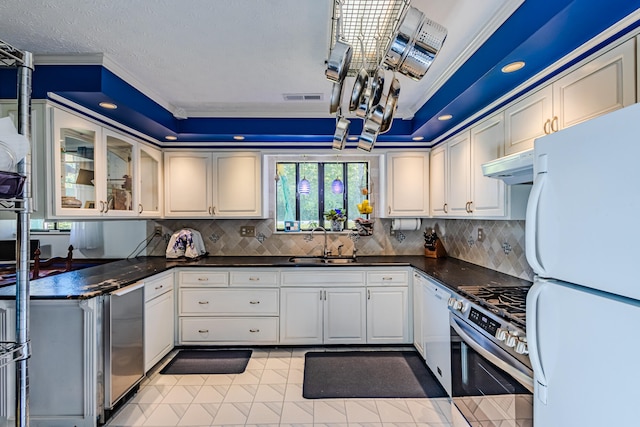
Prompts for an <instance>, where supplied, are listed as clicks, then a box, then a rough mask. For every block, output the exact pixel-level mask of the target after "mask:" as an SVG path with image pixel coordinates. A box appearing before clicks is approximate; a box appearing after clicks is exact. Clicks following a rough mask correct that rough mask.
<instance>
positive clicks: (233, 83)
mask: <svg viewBox="0 0 640 427" xmlns="http://www.w3.org/2000/svg"><path fill="white" fill-rule="evenodd" d="M372 1H375V0H372ZM522 1H523V0H413V1H412V2H411V5H412V6H414V7H416V8H418V9H419V10H421V11H422V12H424V13H425V14H426V15H427V17H429V18H430V19H432V20H434V21H436V22H438V23H440V24H442V25H444V26H445V27H446V28H447V30H448V36H447V39H446V41H445V44H444V47H443V48H442V50H441V52H440V53H439V54H438V56H437V57H436V60H435V61H434V63H433V65H432V66H431V68H430V69H429V71H428V72H427V74H426V76H425V77H424V78H423V79H422V80H421V81H420V82H414V81H412V80H410V79H408V78H406V77H404V76H402V77H400V82H401V86H402V90H401V94H400V101H399V103H398V113H397V116H396V117H398V118H409V117H411V116H412V115H413V114H414V113H415V112H416V111H417V109H418V108H420V106H422V104H423V103H424V102H425V101H426V100H427V99H428V97H429V96H430V95H431V94H433V92H434V91H435V89H437V88H438V87H439V86H440V85H441V84H442V83H443V82H444V80H445V79H446V78H447V77H448V76H449V75H450V74H451V73H452V72H453V71H455V69H456V68H457V67H458V66H459V65H460V64H461V62H462V61H464V60H465V59H466V58H468V56H469V55H470V54H472V53H473V51H474V50H475V49H476V48H477V47H478V46H479V43H481V42H482V41H484V40H485V39H486V38H487V37H488V36H489V35H490V34H491V33H492V32H493V31H494V30H495V29H496V28H497V27H498V26H499V25H500V24H501V23H502V22H503V21H504V20H505V19H506V18H507V17H508V16H509V15H510V14H511V12H513V11H514V10H515V9H516V8H517V6H518V5H519V4H521V3H522ZM332 4H333V0H270V1H268V0H226V1H222V0H181V1H178V0H145V1H131V0H109V1H104V0H82V1H78V0H2V1H1V2H0V24H1V25H0V40H3V41H5V42H7V43H10V44H11V45H13V46H14V47H16V48H19V49H23V50H28V51H31V52H33V53H35V54H36V64H37V63H38V60H39V59H40V60H41V61H42V60H43V58H44V57H39V56H38V54H46V55H58V56H60V55H61V56H67V55H81V54H95V53H100V54H104V57H105V61H106V62H105V65H107V67H109V68H110V69H111V70H112V71H114V72H115V73H116V74H118V75H120V76H121V77H123V78H124V79H125V80H127V81H128V82H129V83H132V84H133V85H134V86H136V87H138V88H139V89H140V90H142V92H144V93H145V94H147V95H148V96H150V97H151V98H153V99H154V100H156V101H157V102H159V103H160V104H161V105H163V106H165V107H166V108H168V109H169V110H170V111H172V112H177V111H180V110H183V112H186V115H187V116H190V117H196V116H200V117H218V116H237V117H328V116H329V113H328V110H329V108H328V105H329V99H330V94H331V87H332V84H331V82H329V81H328V80H326V78H325V76H324V70H325V60H326V58H327V56H328V53H329V43H330V41H329V40H330V29H331V12H332ZM46 59H47V61H51V60H52V57H47V58H46ZM56 60H58V58H57V57H56ZM387 80H388V81H389V80H390V79H387ZM352 84H353V79H352V78H349V79H348V80H347V82H346V85H345V87H346V88H347V89H346V92H345V93H349V91H350V90H351V86H352ZM291 93H294V94H295V93H313V94H316V93H321V94H323V97H324V100H323V101H308V102H291V101H285V100H284V98H283V94H291ZM345 98H346V97H345Z"/></svg>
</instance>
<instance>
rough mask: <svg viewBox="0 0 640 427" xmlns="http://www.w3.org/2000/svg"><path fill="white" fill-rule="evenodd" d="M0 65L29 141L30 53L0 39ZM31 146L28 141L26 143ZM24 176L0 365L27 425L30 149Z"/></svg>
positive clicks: (20, 426) (20, 423)
mask: <svg viewBox="0 0 640 427" xmlns="http://www.w3.org/2000/svg"><path fill="white" fill-rule="evenodd" d="M0 67H2V68H16V69H17V73H18V96H17V98H18V132H19V133H20V134H22V135H24V136H26V137H27V139H28V140H29V141H31V77H32V73H33V55H32V54H31V53H30V52H24V51H21V50H19V49H16V48H14V47H12V46H11V45H9V44H7V43H5V42H3V41H0ZM29 145H31V144H29ZM17 172H18V173H19V174H20V175H23V176H24V177H25V178H26V179H25V183H24V187H23V190H22V194H21V195H20V197H17V198H15V199H13V200H11V202H13V204H14V205H13V207H10V208H4V209H5V210H6V209H8V210H12V211H15V212H16V215H17V222H16V335H15V342H2V343H0V367H2V366H4V365H6V364H9V363H12V362H14V363H15V368H16V414H15V418H16V419H15V425H16V427H27V426H28V425H29V405H28V402H29V376H28V367H29V364H28V361H29V356H30V355H31V352H30V349H29V342H30V340H29V330H28V327H29V241H30V236H29V219H30V215H31V149H30V148H29V151H28V153H27V156H26V158H25V159H24V160H21V161H20V162H19V163H18V165H17Z"/></svg>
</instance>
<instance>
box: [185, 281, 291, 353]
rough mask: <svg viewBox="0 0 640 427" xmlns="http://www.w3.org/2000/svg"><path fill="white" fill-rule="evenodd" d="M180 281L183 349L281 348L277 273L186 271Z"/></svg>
mask: <svg viewBox="0 0 640 427" xmlns="http://www.w3.org/2000/svg"><path fill="white" fill-rule="evenodd" d="M177 277H178V289H179V291H178V305H177V308H178V313H177V314H178V344H179V345H210V344H215V345H223V344H229V345H233V344H278V341H279V338H278V329H279V328H278V325H279V316H280V307H279V300H280V291H279V289H278V283H279V272H278V271H277V270H275V269H274V270H265V271H254V270H248V269H244V270H243V269H238V270H222V269H185V270H183V271H179V272H178V276H177ZM258 285H260V287H259V288H258V287H256V286H258Z"/></svg>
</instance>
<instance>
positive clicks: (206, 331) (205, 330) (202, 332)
mask: <svg viewBox="0 0 640 427" xmlns="http://www.w3.org/2000/svg"><path fill="white" fill-rule="evenodd" d="M198 332H200V333H201V334H208V333H209V330H208V329H198Z"/></svg>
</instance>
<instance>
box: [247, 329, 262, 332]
mask: <svg viewBox="0 0 640 427" xmlns="http://www.w3.org/2000/svg"><path fill="white" fill-rule="evenodd" d="M249 332H260V329H249Z"/></svg>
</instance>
